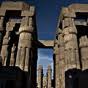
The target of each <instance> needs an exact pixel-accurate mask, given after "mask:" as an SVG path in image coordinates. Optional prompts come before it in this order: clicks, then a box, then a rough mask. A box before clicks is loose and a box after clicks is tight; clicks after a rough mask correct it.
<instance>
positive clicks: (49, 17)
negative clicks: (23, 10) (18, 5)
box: [0, 0, 88, 73]
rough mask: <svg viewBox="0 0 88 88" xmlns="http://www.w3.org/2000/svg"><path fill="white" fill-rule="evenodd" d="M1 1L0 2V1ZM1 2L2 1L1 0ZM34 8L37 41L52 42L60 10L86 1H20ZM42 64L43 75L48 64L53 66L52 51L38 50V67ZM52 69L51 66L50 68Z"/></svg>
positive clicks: (86, 1) (87, 1) (86, 0)
mask: <svg viewBox="0 0 88 88" xmlns="http://www.w3.org/2000/svg"><path fill="white" fill-rule="evenodd" d="M0 1H1V0H0ZM2 1H3V0H2ZM21 1H26V2H29V3H31V4H33V5H35V6H36V24H37V31H38V39H45V40H53V39H54V38H55V32H56V27H57V23H58V19H59V18H58V17H59V14H60V11H61V8H62V7H64V6H68V5H70V4H72V3H88V0H21ZM39 64H42V65H43V67H44V69H45V70H44V73H45V72H46V68H47V66H48V64H50V65H51V66H52V65H53V50H51V49H38V65H39ZM52 67H53V66H52Z"/></svg>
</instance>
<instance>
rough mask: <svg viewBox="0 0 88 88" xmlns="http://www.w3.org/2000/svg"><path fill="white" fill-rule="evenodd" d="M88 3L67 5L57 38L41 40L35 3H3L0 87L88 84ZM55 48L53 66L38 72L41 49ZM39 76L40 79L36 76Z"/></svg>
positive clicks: (80, 87) (58, 87)
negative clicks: (39, 50) (45, 73)
mask: <svg viewBox="0 0 88 88" xmlns="http://www.w3.org/2000/svg"><path fill="white" fill-rule="evenodd" d="M87 29H88V4H72V5H70V6H68V7H64V8H62V10H61V14H60V17H59V21H58V26H57V31H56V38H55V40H38V39H37V37H38V35H37V27H36V11H35V7H34V6H32V5H30V4H27V3H25V2H22V1H5V2H2V3H1V4H0V88H37V87H38V88H88V83H87V82H88V63H87V62H88V30H87ZM38 48H52V49H53V51H54V54H53V62H54V79H52V74H53V73H52V70H51V67H50V66H48V68H47V75H46V76H44V75H43V67H42V66H41V65H40V66H39V68H38V76H37V75H36V74H37V49H38ZM37 78H38V80H36V79H37Z"/></svg>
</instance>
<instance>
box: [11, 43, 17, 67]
mask: <svg viewBox="0 0 88 88" xmlns="http://www.w3.org/2000/svg"><path fill="white" fill-rule="evenodd" d="M15 51H16V46H15V44H13V46H12V50H11V57H10V66H14V65H15Z"/></svg>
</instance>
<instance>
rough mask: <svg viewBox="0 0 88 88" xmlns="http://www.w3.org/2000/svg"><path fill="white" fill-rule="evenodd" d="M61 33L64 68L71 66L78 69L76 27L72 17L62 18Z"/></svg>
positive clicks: (70, 67)
mask: <svg viewBox="0 0 88 88" xmlns="http://www.w3.org/2000/svg"><path fill="white" fill-rule="evenodd" d="M63 34H64V43H65V62H66V68H65V70H68V69H72V68H77V69H80V62H79V53H78V42H77V29H76V27H75V24H74V19H73V18H69V17H68V18H64V20H63Z"/></svg>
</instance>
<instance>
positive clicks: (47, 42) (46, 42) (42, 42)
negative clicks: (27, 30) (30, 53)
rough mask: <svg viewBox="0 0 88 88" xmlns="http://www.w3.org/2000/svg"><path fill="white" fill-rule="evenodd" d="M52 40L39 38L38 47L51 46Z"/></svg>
mask: <svg viewBox="0 0 88 88" xmlns="http://www.w3.org/2000/svg"><path fill="white" fill-rule="evenodd" d="M53 46H54V41H53V40H39V41H38V48H53Z"/></svg>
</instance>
